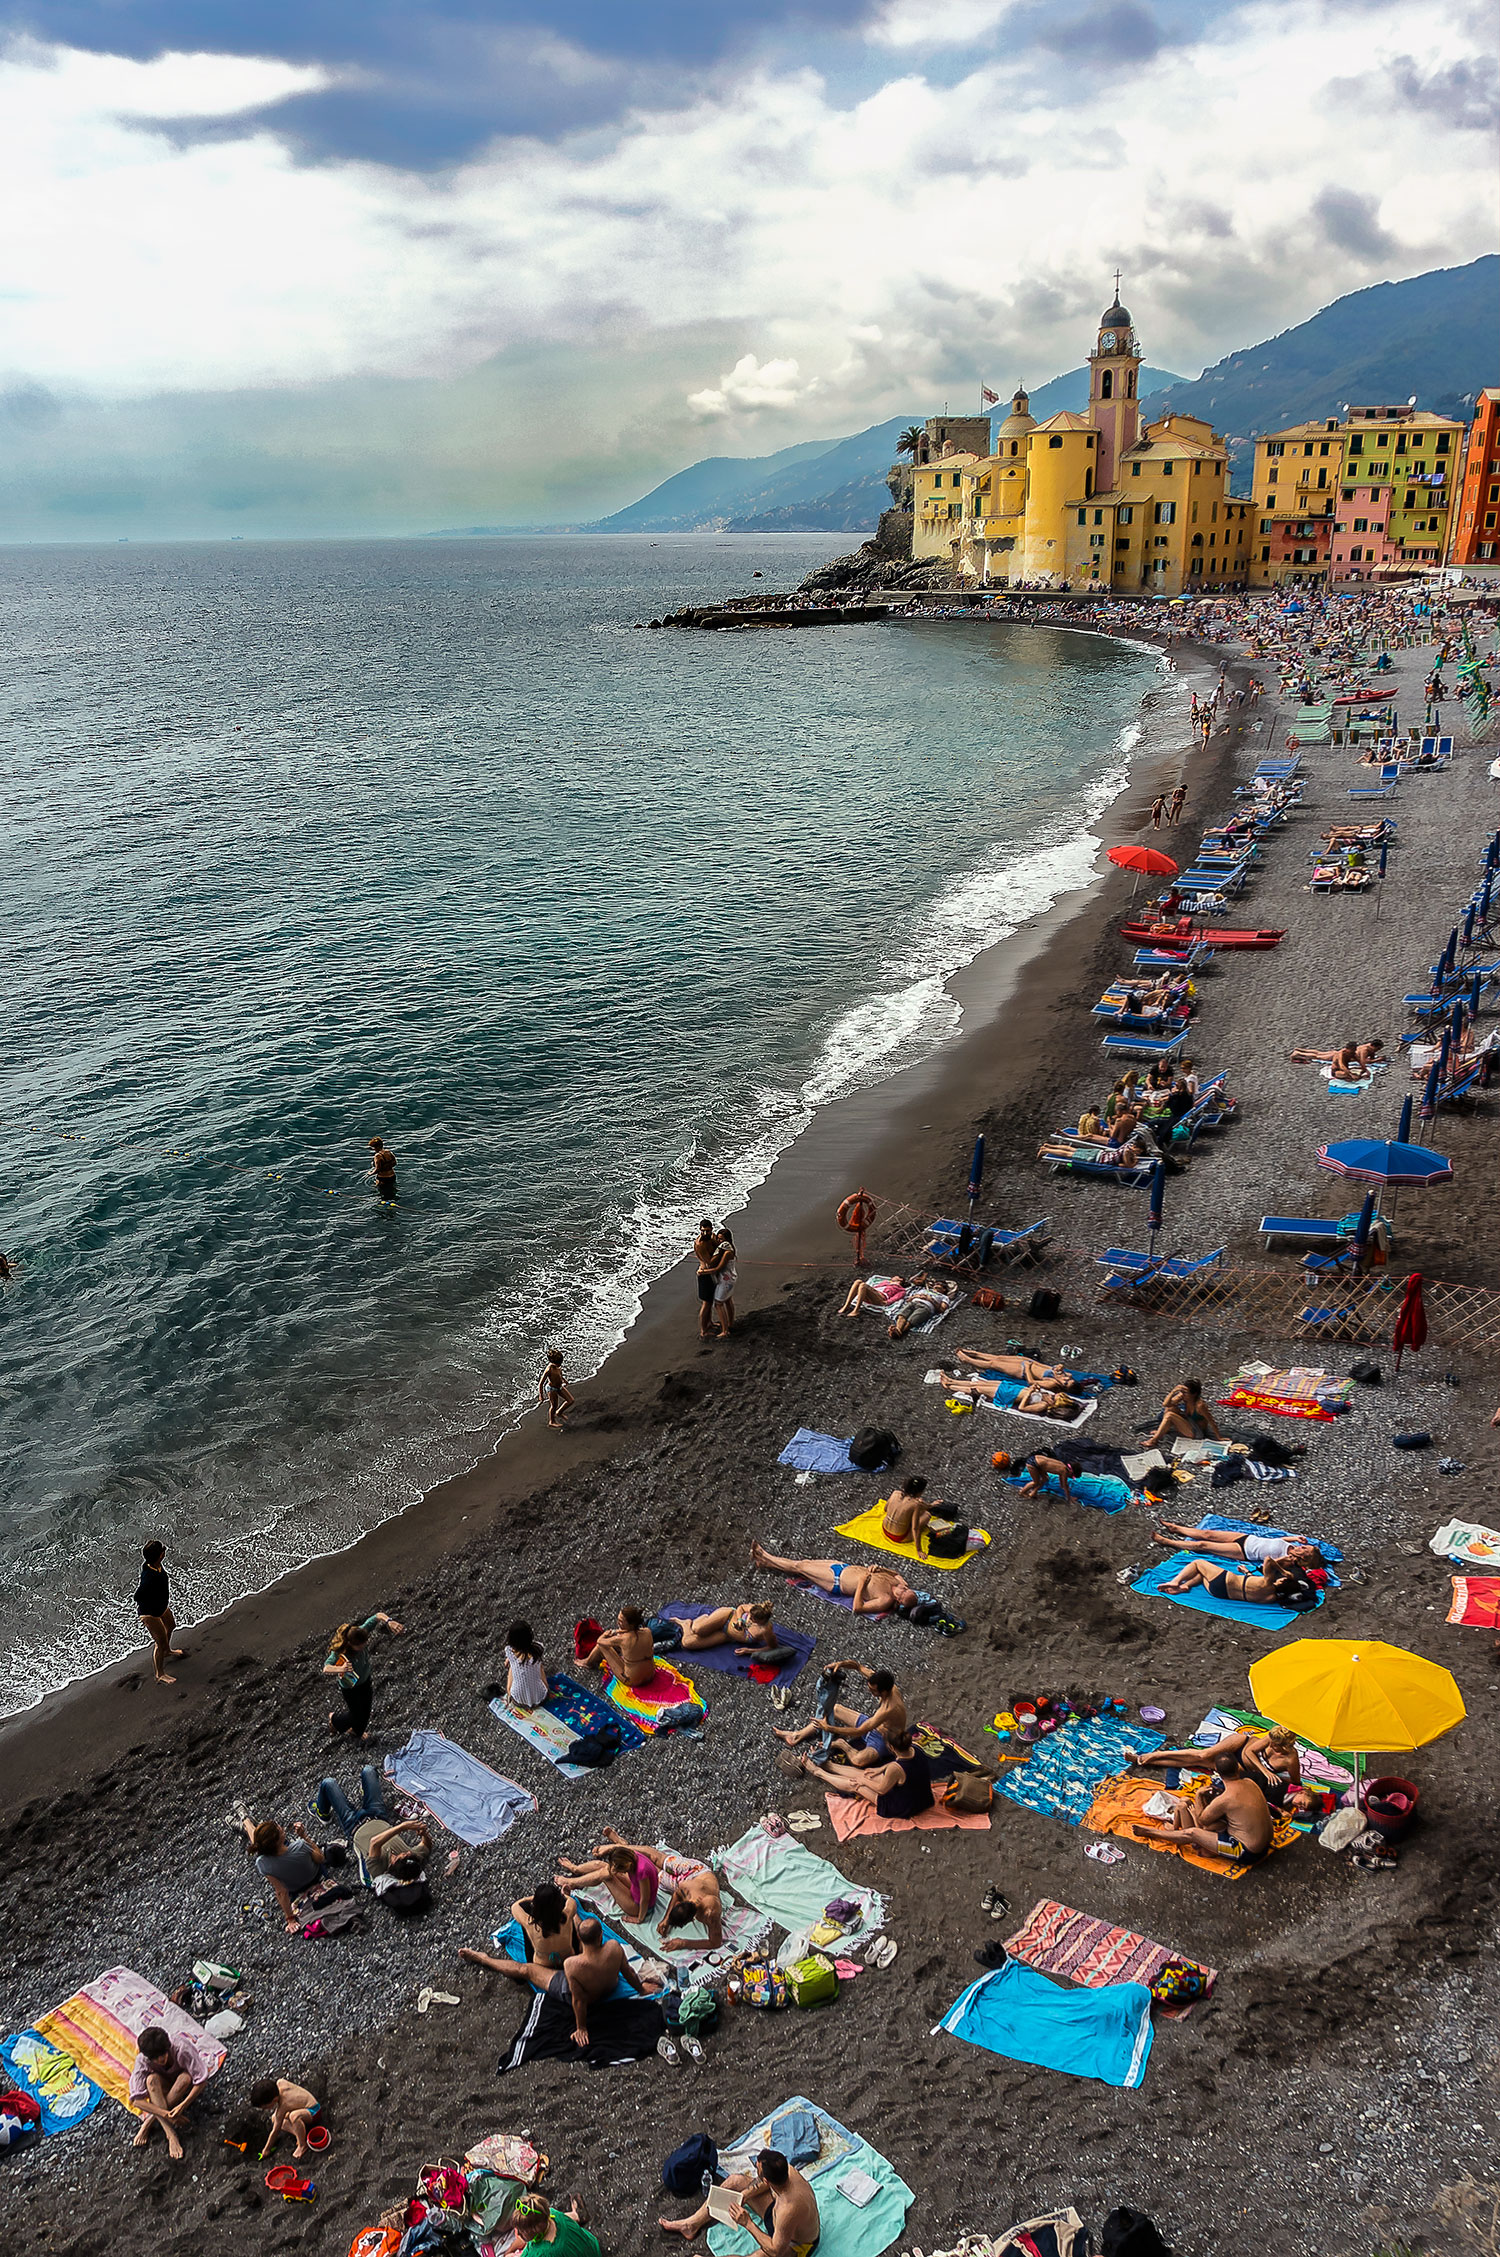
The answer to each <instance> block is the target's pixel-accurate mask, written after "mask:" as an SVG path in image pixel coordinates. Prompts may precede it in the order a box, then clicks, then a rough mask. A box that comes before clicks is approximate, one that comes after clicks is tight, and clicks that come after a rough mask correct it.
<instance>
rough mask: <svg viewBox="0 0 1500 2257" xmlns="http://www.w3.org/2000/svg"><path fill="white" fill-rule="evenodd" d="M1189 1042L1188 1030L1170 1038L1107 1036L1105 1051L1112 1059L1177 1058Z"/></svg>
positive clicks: (1135, 1035)
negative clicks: (1184, 1045)
mask: <svg viewBox="0 0 1500 2257" xmlns="http://www.w3.org/2000/svg"><path fill="white" fill-rule="evenodd" d="M1186 1041H1187V1029H1186V1028H1184V1029H1183V1031H1182V1033H1181V1034H1174V1035H1172V1036H1171V1037H1170V1038H1166V1037H1162V1038H1155V1039H1154V1038H1153V1037H1152V1036H1150V1035H1148V1034H1107V1035H1106V1036H1105V1037H1104V1042H1103V1046H1102V1047H1103V1049H1104V1051H1105V1053H1106V1055H1107V1056H1109V1057H1112V1058H1175V1057H1176V1056H1177V1054H1178V1052H1179V1051H1180V1050H1181V1048H1182V1046H1183V1044H1184V1043H1185V1042H1186Z"/></svg>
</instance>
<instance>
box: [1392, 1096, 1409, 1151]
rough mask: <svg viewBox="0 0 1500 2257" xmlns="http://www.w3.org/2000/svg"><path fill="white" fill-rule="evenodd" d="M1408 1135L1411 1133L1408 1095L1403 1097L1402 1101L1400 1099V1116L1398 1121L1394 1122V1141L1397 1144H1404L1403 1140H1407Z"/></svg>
mask: <svg viewBox="0 0 1500 2257" xmlns="http://www.w3.org/2000/svg"><path fill="white" fill-rule="evenodd" d="M1410 1135H1411V1099H1410V1098H1409V1097H1406V1098H1403V1099H1402V1101H1401V1118H1400V1120H1399V1121H1398V1122H1397V1123H1396V1142H1397V1143H1398V1144H1405V1142H1406V1141H1407V1139H1408V1137H1409V1136H1410Z"/></svg>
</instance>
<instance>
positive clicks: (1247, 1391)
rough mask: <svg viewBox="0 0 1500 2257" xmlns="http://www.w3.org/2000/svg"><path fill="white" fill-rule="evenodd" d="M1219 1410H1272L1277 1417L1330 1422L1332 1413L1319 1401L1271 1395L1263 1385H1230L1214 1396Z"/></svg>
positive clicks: (1332, 1416)
mask: <svg viewBox="0 0 1500 2257" xmlns="http://www.w3.org/2000/svg"><path fill="white" fill-rule="evenodd" d="M1215 1400H1216V1402H1217V1403H1218V1405H1219V1408H1220V1409H1221V1410H1226V1411H1274V1412H1275V1414H1276V1416H1277V1417H1278V1418H1311V1419H1326V1420H1328V1422H1329V1423H1330V1424H1332V1421H1333V1418H1334V1413H1333V1412H1332V1411H1328V1410H1325V1409H1324V1408H1323V1405H1322V1404H1321V1403H1309V1402H1304V1401H1303V1400H1302V1399H1301V1398H1300V1397H1297V1396H1292V1395H1272V1394H1270V1393H1268V1392H1267V1390H1266V1389H1265V1388H1264V1387H1231V1388H1230V1390H1229V1393H1228V1394H1227V1395H1219V1396H1217V1397H1216V1398H1215Z"/></svg>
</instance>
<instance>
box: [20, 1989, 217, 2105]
mask: <svg viewBox="0 0 1500 2257" xmlns="http://www.w3.org/2000/svg"><path fill="white" fill-rule="evenodd" d="M153 2024H155V2026H156V2027H157V2028H158V2029H161V2030H165V2031H166V2033H167V2035H168V2037H169V2038H178V2037H181V2038H191V2039H192V2041H193V2043H194V2045H195V2046H196V2047H197V2048H198V2049H199V2050H200V2051H206V2052H209V2053H217V2055H218V2057H219V2058H218V2060H217V2061H216V2062H215V2064H214V2067H213V2069H212V2070H211V2071H210V2072H209V2073H210V2075H217V2074H218V2071H219V2070H220V2069H222V2068H223V2066H224V2060H225V2054H224V2048H223V2046H221V2045H216V2044H215V2042H214V2040H213V2039H212V2038H211V2037H209V2036H208V2035H207V2034H206V2032H205V2031H204V2028H203V2025H202V2023H201V2022H195V2021H194V2020H193V2018H192V2016H191V2015H190V2014H186V2013H184V2011H183V2009H182V2008H181V2007H180V2006H174V2005H173V2004H172V2001H171V2000H170V1999H169V1998H168V1997H167V1996H166V1995H165V1993H164V1992H162V1991H159V1990H158V1989H157V1988H156V1985H155V1984H154V1983H148V1982H147V1981H146V1980H145V1979H144V1977H143V1976H140V1975H136V1974H133V1973H132V1972H131V1970H130V1969H129V1968H128V1967H109V1968H106V1969H105V1971H104V1973H103V1974H102V1975H96V1976H95V1978H94V1980H93V1981H92V1982H91V1983H85V1984H84V1986H83V1988H82V1990H78V1991H74V1993H73V1995H72V1997H71V1998H65V1999H64V2000H63V2002H62V2004H61V2006H55V2007H54V2008H53V2009H52V2011H51V2013H50V2014H39V2015H38V2016H37V2019H36V2030H37V2035H38V2036H39V2037H43V2038H46V2039H47V2040H48V2042H49V2043H50V2044H52V2045H55V2046H56V2047H57V2049H58V2051H59V2052H60V2053H65V2054H67V2056H68V2058H69V2059H70V2060H71V2061H74V2062H76V2063H77V2065H78V2067H79V2068H80V2069H81V2070H82V2071H83V2073H84V2075H85V2076H86V2077H88V2078H90V2079H91V2080H92V2081H93V2083H95V2084H96V2085H98V2086H99V2088H100V2090H101V2091H103V2092H107V2093H108V2095H109V2097H110V2099H111V2100H117V2101H118V2102H119V2104H120V2106H121V2107H122V2108H128V2109H130V2112H131V2114H132V2115H137V2114H139V2110H138V2109H136V2108H134V2107H133V2106H132V2103H131V2099H130V2077H131V2072H132V2070H133V2069H134V2068H135V2059H136V2053H137V2051H138V2050H139V2049H138V2047H137V2045H136V2042H135V2041H136V2039H137V2038H138V2037H139V2036H140V2034H141V2032H142V2030H149V2029H150V2028H151V2027H152V2025H153Z"/></svg>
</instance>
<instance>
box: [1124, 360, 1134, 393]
mask: <svg viewBox="0 0 1500 2257" xmlns="http://www.w3.org/2000/svg"><path fill="white" fill-rule="evenodd" d="M1125 397H1126V399H1127V400H1133V399H1134V398H1135V370H1134V369H1133V368H1132V369H1130V370H1129V371H1128V372H1127V374H1126V377H1125Z"/></svg>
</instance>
